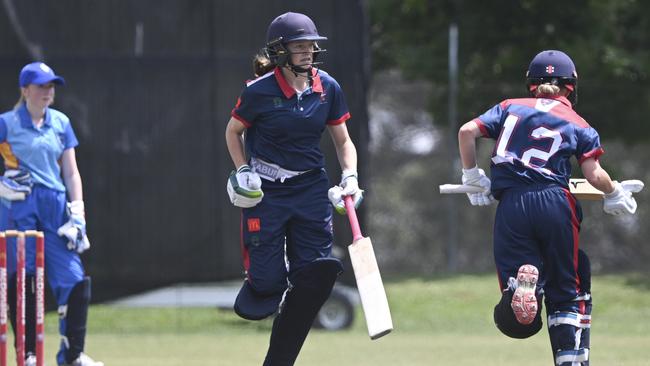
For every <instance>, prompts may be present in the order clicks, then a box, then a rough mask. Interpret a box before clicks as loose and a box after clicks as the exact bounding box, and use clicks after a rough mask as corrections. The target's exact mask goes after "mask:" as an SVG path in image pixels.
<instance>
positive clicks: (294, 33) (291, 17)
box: [264, 12, 327, 72]
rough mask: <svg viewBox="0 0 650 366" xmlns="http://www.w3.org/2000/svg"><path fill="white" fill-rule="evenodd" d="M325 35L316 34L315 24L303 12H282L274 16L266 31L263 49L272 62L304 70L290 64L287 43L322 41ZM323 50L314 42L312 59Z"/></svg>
mask: <svg viewBox="0 0 650 366" xmlns="http://www.w3.org/2000/svg"><path fill="white" fill-rule="evenodd" d="M324 40H327V37H323V36H321V35H320V34H318V30H317V29H316V25H315V24H314V22H313V21H312V20H311V19H310V18H309V17H308V16H306V15H305V14H300V13H292V12H288V13H284V14H282V15H280V16H278V17H277V18H275V19H274V20H273V21H272V22H271V24H270V25H269V28H268V30H267V32H266V47H265V49H264V51H265V52H266V55H267V56H268V58H269V60H271V62H272V63H274V64H276V65H278V66H285V65H289V66H290V67H291V68H292V69H293V70H294V71H298V72H305V71H307V70H305V69H302V68H299V67H296V66H294V65H290V59H289V56H290V54H291V53H290V52H289V50H287V47H286V45H287V43H289V42H293V41H314V42H317V41H324ZM324 51H325V50H323V49H320V48H319V47H318V44H317V43H315V44H314V56H313V61H315V60H316V56H317V55H318V53H319V52H324ZM314 64H315V63H314Z"/></svg>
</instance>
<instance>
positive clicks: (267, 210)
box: [234, 181, 289, 320]
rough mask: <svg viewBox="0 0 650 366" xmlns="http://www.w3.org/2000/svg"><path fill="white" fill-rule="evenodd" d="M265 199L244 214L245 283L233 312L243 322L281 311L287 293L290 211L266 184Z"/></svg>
mask: <svg viewBox="0 0 650 366" xmlns="http://www.w3.org/2000/svg"><path fill="white" fill-rule="evenodd" d="M263 184H264V185H265V186H264V187H263V189H264V192H265V197H264V200H262V202H260V203H259V204H258V205H257V206H255V207H252V208H247V209H243V210H242V227H241V230H242V243H241V245H242V256H243V259H244V269H245V271H246V280H245V281H244V284H243V285H242V288H241V289H240V290H239V294H238V295H237V298H236V300H235V306H234V310H235V312H236V313H237V314H238V315H239V316H241V317H242V318H244V319H248V320H260V319H264V318H266V317H269V316H271V315H273V314H275V313H276V312H277V311H278V307H279V305H280V302H281V301H282V296H283V294H284V292H285V290H286V289H287V286H288V283H287V275H288V270H287V265H286V260H285V249H284V248H285V235H286V234H285V232H286V222H287V220H288V216H289V213H288V210H287V209H286V208H285V207H283V206H282V205H281V204H282V202H281V201H279V200H278V199H277V198H276V191H275V190H273V189H269V187H268V185H269V183H268V182H266V181H264V183H263Z"/></svg>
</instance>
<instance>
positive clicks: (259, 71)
mask: <svg viewBox="0 0 650 366" xmlns="http://www.w3.org/2000/svg"><path fill="white" fill-rule="evenodd" d="M275 66H276V65H275V64H274V63H273V62H271V60H269V58H268V57H266V55H265V54H263V53H258V54H257V55H255V57H253V73H254V74H255V77H256V78H258V77H260V76H262V75H264V74H266V73H267V72H269V71H271V70H273V69H274V68H275Z"/></svg>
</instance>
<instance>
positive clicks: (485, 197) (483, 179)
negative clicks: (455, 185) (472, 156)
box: [462, 166, 495, 206]
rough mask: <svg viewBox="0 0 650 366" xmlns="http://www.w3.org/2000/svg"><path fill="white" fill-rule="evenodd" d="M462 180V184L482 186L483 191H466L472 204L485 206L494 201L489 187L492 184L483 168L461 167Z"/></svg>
mask: <svg viewBox="0 0 650 366" xmlns="http://www.w3.org/2000/svg"><path fill="white" fill-rule="evenodd" d="M462 180H463V184H466V185H470V186H477V187H481V188H483V192H479V193H467V197H468V198H469V202H470V203H471V204H472V206H487V205H490V204H492V203H494V202H495V199H494V197H493V196H492V193H491V192H490V187H491V185H492V184H491V182H490V178H488V177H487V175H485V172H484V171H483V169H479V167H478V166H475V167H473V168H471V169H463V178H462Z"/></svg>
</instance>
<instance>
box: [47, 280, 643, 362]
mask: <svg viewBox="0 0 650 366" xmlns="http://www.w3.org/2000/svg"><path fill="white" fill-rule="evenodd" d="M593 282H594V284H593V294H594V311H593V324H592V353H591V360H592V364H594V365H608V366H618V365H626V366H640V365H647V366H650V347H649V346H650V290H649V286H650V279H649V278H648V277H647V276H646V277H644V276H640V275H611V276H599V277H596V278H594V281H593ZM386 288H387V291H388V296H389V301H390V304H391V310H392V314H393V322H394V325H395V330H394V331H393V333H391V334H389V335H387V336H385V337H383V338H380V339H379V340H376V341H371V340H370V339H369V338H368V336H367V333H366V328H365V320H364V319H363V314H362V313H361V310H360V309H358V310H357V318H356V320H355V323H354V325H353V327H352V328H351V329H350V330H346V331H340V332H326V331H312V332H311V334H310V335H309V337H308V338H307V341H306V343H305V346H304V347H303V350H302V352H301V354H300V357H299V358H298V362H297V365H308V366H319V365H327V366H331V365H355V366H371V365H372V366H380V365H408V366H419V365H422V366H424V365H427V366H429V365H486V366H490V365H495V366H496V365H516V364H526V365H529V366H535V365H552V364H553V362H552V358H551V352H550V346H549V344H548V335H547V332H546V330H545V329H543V330H542V331H541V332H540V333H539V334H537V335H536V336H534V337H532V338H529V339H527V340H514V339H509V338H507V337H505V336H503V335H501V334H500V333H499V332H498V330H496V328H495V327H494V325H493V323H492V307H493V306H494V303H495V302H496V301H497V300H498V298H499V293H498V287H497V282H496V279H495V278H494V276H492V275H482V276H470V275H463V276H458V277H450V278H440V279H419V278H408V279H401V280H395V281H390V282H387V283H386ZM621 299H624V300H625V301H621ZM46 322H47V352H48V360H47V361H48V364H50V365H52V364H53V363H52V362H51V361H52V360H53V357H54V352H56V348H57V342H58V336H57V335H56V324H57V321H56V314H48V316H47V319H46ZM270 328H271V322H270V321H268V320H266V321H262V322H248V321H244V320H241V319H239V318H238V317H237V316H235V315H234V314H233V313H232V312H230V311H223V310H216V309H205V308H199V309H197V308H185V309H179V308H172V309H151V308H147V309H132V308H121V307H113V306H106V305H95V306H93V307H92V308H91V310H90V321H89V335H88V339H87V352H88V353H89V354H90V355H91V356H92V357H94V358H96V359H101V360H102V361H104V362H105V363H106V364H107V365H119V366H131V365H133V366H135V365H138V366H141V365H157V366H171V365H179V366H180V365H183V366H192V365H197V366H198V365H220V366H230V365H233V366H235V365H236V366H248V365H261V364H262V360H263V358H264V354H265V352H266V347H267V344H268V337H269V332H270Z"/></svg>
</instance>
